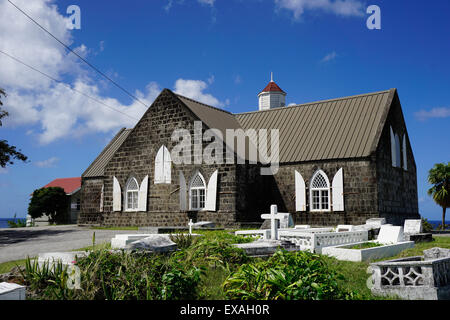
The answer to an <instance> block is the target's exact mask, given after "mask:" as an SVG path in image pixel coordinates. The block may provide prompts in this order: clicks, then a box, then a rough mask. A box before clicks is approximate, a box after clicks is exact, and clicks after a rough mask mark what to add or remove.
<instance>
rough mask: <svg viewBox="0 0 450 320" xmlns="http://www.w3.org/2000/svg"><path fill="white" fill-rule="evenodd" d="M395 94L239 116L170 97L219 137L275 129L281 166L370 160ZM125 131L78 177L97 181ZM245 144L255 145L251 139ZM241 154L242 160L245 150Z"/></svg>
mask: <svg viewBox="0 0 450 320" xmlns="http://www.w3.org/2000/svg"><path fill="white" fill-rule="evenodd" d="M395 92H396V89H391V90H386V91H380V92H373V93H368V94H362V95H357V96H350V97H344V98H338V99H331V100H323V101H317V102H311V103H306V104H300V105H294V106H288V107H282V108H276V109H270V110H264V111H255V112H248V113H240V114H232V113H230V112H228V111H225V110H222V109H218V108H215V107H212V106H208V105H206V104H204V103H201V102H198V101H195V100H192V99H190V98H187V97H183V96H180V95H176V96H177V98H179V99H180V101H181V102H182V103H183V104H184V105H185V106H186V107H187V108H188V109H189V110H191V111H192V112H193V113H194V114H195V115H196V116H197V117H198V118H199V119H200V120H201V121H202V122H203V123H205V124H206V126H207V127H209V128H215V129H219V130H220V131H221V132H222V134H223V137H224V138H225V137H226V129H243V130H247V129H255V130H258V129H268V130H270V129H278V130H279V132H280V145H279V152H280V162H281V163H286V162H304V161H317V160H328V159H348V158H362V157H367V156H370V155H371V154H372V153H373V152H375V150H376V147H377V146H378V140H379V138H380V135H381V131H382V128H383V126H384V121H385V120H386V115H387V113H388V111H389V107H390V105H391V104H392V100H393V97H394V94H395ZM131 130H132V129H125V128H123V129H121V130H120V131H119V132H118V133H117V135H116V136H115V137H114V138H113V140H112V141H111V142H110V143H109V144H108V145H107V146H106V147H105V148H104V150H103V151H102V153H100V155H99V156H98V157H97V158H96V159H95V161H94V162H93V163H92V164H91V165H90V166H89V168H87V169H86V171H85V172H84V173H83V175H82V177H98V176H103V174H104V168H105V167H106V165H107V164H108V162H109V161H110V159H111V158H112V157H113V155H114V153H115V152H116V151H117V149H118V148H119V147H120V146H121V145H122V143H123V142H124V141H125V139H126V138H127V137H128V135H129V134H130V132H131ZM268 135H269V137H270V132H269V133H268ZM250 139H251V141H253V143H255V142H256V141H257V140H256V137H250ZM268 140H269V141H270V138H269V139H268ZM268 150H269V152H270V144H269V146H268ZM245 153H246V155H245V158H246V159H248V146H247V149H246V150H245Z"/></svg>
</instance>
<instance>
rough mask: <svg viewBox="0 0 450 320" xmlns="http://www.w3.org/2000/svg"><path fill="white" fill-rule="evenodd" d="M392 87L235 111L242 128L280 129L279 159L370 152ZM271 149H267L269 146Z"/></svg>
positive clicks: (334, 157) (300, 158)
mask: <svg viewBox="0 0 450 320" xmlns="http://www.w3.org/2000/svg"><path fill="white" fill-rule="evenodd" d="M394 92H395V89H391V90H387V91H380V92H374V93H368V94H363V95H357V96H351V97H345V98H339V99H333V100H324V101H317V102H312V103H306V104H301V105H295V106H289V107H283V108H276V109H271V110H264V111H256V112H249V113H241V114H236V115H235V117H236V119H237V120H238V121H239V123H240V125H241V127H242V128H243V129H250V128H251V129H256V130H257V129H279V130H280V131H279V132H280V162H300V161H316V160H326V159H346V158H359V157H366V156H369V155H370V154H371V153H372V152H374V151H375V150H373V146H375V148H376V146H377V144H378V143H373V142H374V141H375V140H376V139H379V135H378V132H379V131H380V130H381V129H380V126H383V124H384V123H382V122H383V115H385V113H386V112H387V110H388V109H389V107H390V105H391V102H392V98H393V93H394ZM269 150H270V149H269Z"/></svg>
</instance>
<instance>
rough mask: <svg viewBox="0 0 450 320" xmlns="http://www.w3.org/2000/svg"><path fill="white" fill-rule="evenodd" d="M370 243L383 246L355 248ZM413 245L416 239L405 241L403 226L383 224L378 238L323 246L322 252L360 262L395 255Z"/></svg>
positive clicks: (340, 258) (337, 257) (339, 258)
mask: <svg viewBox="0 0 450 320" xmlns="http://www.w3.org/2000/svg"><path fill="white" fill-rule="evenodd" d="M370 243H376V244H381V246H375V247H368V248H364V249H356V248H354V247H355V246H358V245H364V244H370ZM413 247H414V241H403V227H399V226H390V225H382V226H381V229H380V234H379V235H378V239H377V240H373V241H363V242H356V243H351V244H346V245H339V246H330V247H326V248H323V249H322V253H323V254H326V255H328V256H332V257H335V258H336V259H338V260H344V261H355V262H359V261H369V260H375V259H382V258H386V257H391V256H395V255H397V254H399V253H400V252H402V251H403V250H405V249H409V248H413Z"/></svg>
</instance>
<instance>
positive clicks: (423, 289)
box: [371, 248, 450, 300]
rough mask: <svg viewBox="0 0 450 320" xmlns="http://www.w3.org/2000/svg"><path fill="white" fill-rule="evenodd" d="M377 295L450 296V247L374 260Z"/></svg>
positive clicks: (373, 290)
mask: <svg viewBox="0 0 450 320" xmlns="http://www.w3.org/2000/svg"><path fill="white" fill-rule="evenodd" d="M371 267H372V280H373V284H374V285H373V287H372V288H371V290H372V293H373V294H374V295H379V296H398V297H400V298H402V299H409V300H450V250H449V249H441V248H432V249H428V250H425V251H424V255H423V256H416V257H408V258H402V259H395V260H388V261H381V262H375V263H371Z"/></svg>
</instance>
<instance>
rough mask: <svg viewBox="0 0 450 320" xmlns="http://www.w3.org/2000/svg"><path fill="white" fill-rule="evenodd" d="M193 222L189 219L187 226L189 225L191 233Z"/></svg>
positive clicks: (190, 232)
mask: <svg viewBox="0 0 450 320" xmlns="http://www.w3.org/2000/svg"><path fill="white" fill-rule="evenodd" d="M193 225H194V223H193V222H192V219H190V220H189V223H188V226H189V234H192V226H193Z"/></svg>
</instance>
